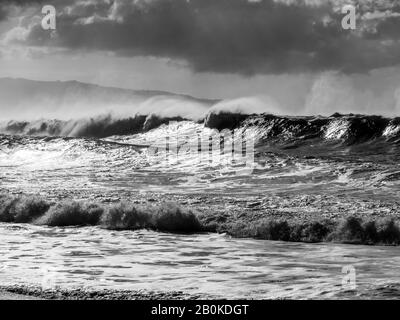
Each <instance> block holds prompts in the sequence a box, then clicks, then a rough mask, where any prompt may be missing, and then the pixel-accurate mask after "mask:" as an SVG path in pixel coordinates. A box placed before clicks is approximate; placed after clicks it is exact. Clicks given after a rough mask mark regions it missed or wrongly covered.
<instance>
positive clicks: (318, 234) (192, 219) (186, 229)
mask: <svg viewBox="0 0 400 320" xmlns="http://www.w3.org/2000/svg"><path fill="white" fill-rule="evenodd" d="M209 214H210V213H206V214H204V213H203V214H200V213H198V212H195V211H192V210H191V209H189V208H184V207H180V206H179V205H177V204H175V203H170V202H169V203H168V202H164V203H159V204H158V205H150V204H145V205H143V204H142V205H138V204H133V203H130V202H127V201H121V202H118V203H115V204H112V205H104V204H101V203H94V202H89V201H73V200H63V201H61V202H58V203H50V202H48V201H46V200H44V199H42V198H41V197H38V196H18V197H15V196H10V195H7V194H4V195H2V194H0V222H7V223H32V224H36V225H46V226H50V227H55V226H58V227H66V226H99V227H102V228H105V229H110V230H138V229H151V230H155V231H164V232H175V233H195V232H224V233H227V234H229V235H231V236H233V237H238V238H255V239H264V240H279V241H290V242H331V241H333V242H341V243H353V244H385V245H399V244H400V227H399V223H398V221H395V220H393V219H389V218H388V219H383V218H379V219H376V220H362V219H359V218H355V217H352V216H349V217H347V218H345V219H341V220H321V219H318V220H317V219H316V220H314V221H301V220H285V219H278V220H274V219H271V218H260V219H259V220H256V221H247V222H246V223H243V221H241V222H240V221H231V222H226V221H225V222H224V221H222V220H221V221H219V222H216V221H214V222H211V223H210V221H209V219H208V218H207V215H209Z"/></svg>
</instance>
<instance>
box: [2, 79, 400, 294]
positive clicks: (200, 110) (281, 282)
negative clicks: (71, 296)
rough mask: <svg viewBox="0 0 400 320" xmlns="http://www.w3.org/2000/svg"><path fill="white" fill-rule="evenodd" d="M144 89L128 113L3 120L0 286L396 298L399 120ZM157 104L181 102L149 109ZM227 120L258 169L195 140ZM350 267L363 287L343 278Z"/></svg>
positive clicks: (237, 156)
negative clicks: (255, 106)
mask: <svg viewBox="0 0 400 320" xmlns="http://www.w3.org/2000/svg"><path fill="white" fill-rule="evenodd" d="M72 85H73V86H75V89H74V90H75V91H73V96H74V99H76V96H77V93H76V86H77V84H76V83H73V84H72ZM59 86H60V84H57V85H55V88H56V89H54V90H56V94H57V95H59V94H60V90H61V89H60V88H59ZM78 87H79V88H80V86H78ZM62 90H64V89H62ZM68 90H69V89H68ZM68 90H67V89H65V90H64V91H63V92H67V93H66V95H64V98H65V99H64V102H63V103H66V104H68V102H69V100H68V92H69V91H68ZM91 90H94V91H95V94H94V96H95V95H96V94H99V91H98V90H100V89H99V88H97V89H96V88H91ZM100 93H101V92H100ZM124 94H126V95H128V96H127V97H126V98H127V101H128V100H129V99H128V98H130V94H131V93H127V92H123V94H122V93H121V92H119V95H118V96H120V97H121V95H122V96H123V95H124ZM136 94H137V93H136ZM141 94H143V97H142V98H140V99H141V101H140V102H138V104H137V105H138V106H141V107H140V108H142V109H140V108H139V109H137V110H135V112H132V113H131V114H129V115H127V114H124V113H121V114H119V115H116V114H115V113H109V112H106V111H107V110H106V109H104V110H103V111H104V112H93V110H89V111H85V112H88V114H86V115H84V114H82V115H81V117H77V118H64V119H61V118H57V117H56V116H57V114H54V117H47V118H45V117H43V116H42V117H41V118H36V119H35V118H33V117H31V115H27V116H26V118H19V119H10V118H8V119H6V117H4V118H3V119H4V120H3V121H1V123H0V221H1V223H0V230H1V236H0V237H1V240H2V241H1V245H0V252H1V265H2V266H3V267H2V269H1V272H0V283H1V284H2V285H9V286H13V285H32V286H43V285H45V286H49V287H51V288H56V287H57V288H58V287H60V288H66V289H73V288H94V289H96V290H102V289H116V290H160V291H172V290H178V291H182V292H185V293H188V294H191V295H196V296H199V297H219V298H224V297H226V298H333V299H334V298H338V297H341V298H357V297H362V298H376V297H378V298H379V297H385V298H390V297H393V298H394V297H396V296H398V288H399V286H398V284H399V279H398V277H397V276H396V268H398V265H399V262H400V261H399V259H398V254H397V253H398V247H397V245H398V244H399V243H400V231H399V225H398V221H399V218H398V213H399V209H400V202H399V200H398V199H399V195H400V183H399V182H400V180H399V179H400V171H399V169H398V161H399V157H400V150H399V147H400V145H399V143H400V142H399V141H400V120H399V118H395V117H388V116H373V115H361V114H339V113H332V114H331V115H326V116H283V115H276V114H271V113H263V112H254V113H253V112H250V113H246V112H244V109H245V108H244V109H243V108H239V107H233V106H232V104H228V105H227V104H226V103H225V102H220V101H211V100H210V101H205V100H202V101H200V100H196V99H194V98H192V97H182V96H180V97H177V96H170V95H166V94H165V93H154V92H144V93H143V92H142V93H141ZM100 96H101V97H102V98H104V99H105V97H109V95H107V94H103V95H100ZM135 97H137V95H136V96H135ZM13 99H14V98H13ZM121 99H122V98H121ZM33 100H34V99H33ZM121 101H122V100H121ZM121 101H120V102H121ZM241 101H242V102H243V100H241ZM11 102H12V101H11ZM14 102H15V101H14ZM53 102H54V101H53ZM53 102H52V103H53ZM86 102H87V101H86ZM60 103H61V102H60ZM121 103H122V102H121ZM164 103H166V104H165V105H164V106H165V109H163V108H162V107H161V106H162V105H163V104H164ZM149 105H152V106H153V107H154V106H156V107H154V108H158V109H157V110H158V111H162V110H164V111H165V110H167V109H168V108H169V107H171V106H178V107H179V108H178V109H179V111H176V110H175V109H174V108H172V107H171V108H172V109H171V108H169V111H168V112H166V111H165V112H164V113H163V112H158V111H157V110H156V109H154V108H153V109H151V110H152V112H148V113H147V114H146V113H145V112H144V111H143V110H145V109H146V108H147V109H148V106H149ZM143 106H147V107H146V108H145V107H143ZM42 107H43V106H42ZM191 108H192V109H191ZM72 109H73V108H72ZM147 109H146V110H147ZM194 109H196V110H197V111H196V112H195V113H193V110H194ZM42 110H43V109H42ZM171 110H173V111H171ZM10 116H12V115H10ZM224 130H227V131H228V132H231V133H232V135H231V136H230V138H229V139H231V140H232V141H230V140H223V141H221V145H222V144H226V143H227V142H229V143H231V142H232V143H233V144H234V143H235V141H237V140H238V139H244V140H246V139H248V138H249V137H251V138H252V139H254V164H253V166H252V170H250V171H243V170H240V169H241V168H243V167H244V165H245V163H244V162H243V161H242V160H243V159H242V158H241V157H240V156H241V155H243V154H242V153H235V152H234V154H233V156H234V160H232V158H230V157H229V154H228V155H227V154H225V155H224V157H221V155H218V161H213V155H212V154H211V153H210V152H209V151H210V150H207V148H206V149H201V148H199V147H200V146H201V145H200V144H199V137H203V136H206V137H207V136H208V135H210V134H213V133H215V132H219V133H221V132H223V131H224ZM171 132H173V134H174V135H175V136H177V137H179V139H178V140H177V141H176V142H177V155H176V158H175V159H174V161H173V162H171V159H170V158H168V155H167V154H165V153H163V152H161V151H162V150H164V149H163V148H162V145H163V143H164V142H165V141H169V140H168V139H169V138H170V137H171ZM225 132H226V131H225ZM188 146H190V148H188ZM203 146H204V145H203ZM158 147H159V149H160V150H161V151H160V152H158V151H157V148H158ZM207 147H208V145H207ZM193 150H196V151H199V150H200V151H201V153H200V155H201V156H206V157H205V159H206V160H205V161H199V158H198V157H199V153H198V152H192V151H193ZM221 150H222V149H221ZM203 153H205V154H203ZM214 160H215V159H214ZM367 245H368V246H367ZM371 245H374V246H371ZM349 265H350V266H353V267H354V268H355V270H356V274H357V290H355V291H346V290H344V289H343V287H342V279H343V276H344V274H343V272H342V270H343V267H345V266H349ZM49 270H50V271H51V272H50V273H49ZM27 274H29V275H30V276H29V278H28V277H27V276H26V275H27ZM49 274H50V275H51V277H50V278H49V277H47V276H44V275H49ZM43 279H47V280H46V282H45V283H43V281H44V280H43Z"/></svg>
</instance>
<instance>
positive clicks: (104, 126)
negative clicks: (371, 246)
mask: <svg viewBox="0 0 400 320" xmlns="http://www.w3.org/2000/svg"><path fill="white" fill-rule="evenodd" d="M181 121H190V119H186V118H183V117H180V116H176V117H160V116H158V115H155V114H150V115H136V116H134V117H127V118H120V117H115V116H112V115H110V114H108V115H103V116H98V117H96V118H89V119H79V120H68V121H64V120H37V121H32V122H29V121H8V122H3V123H0V133H3V134H13V135H32V136H61V137H91V138H104V137H109V136H118V135H121V136H122V135H133V134H137V133H143V132H147V131H150V130H152V129H157V128H158V127H160V126H161V125H163V124H168V123H170V122H181ZM198 123H199V124H201V123H202V124H204V127H205V128H210V129H217V130H219V131H221V130H224V129H229V130H234V129H241V130H248V129H250V128H251V129H252V130H255V131H256V132H257V136H258V139H259V140H261V141H265V140H268V139H274V141H277V139H279V140H280V141H281V142H285V141H286V142H288V141H291V142H293V141H295V140H299V141H304V140H307V139H313V138H320V139H322V140H326V141H342V142H346V143H348V144H357V143H362V142H366V141H371V140H375V139H378V138H385V139H387V140H390V141H397V140H398V138H400V118H385V117H382V116H367V115H353V114H349V115H341V114H333V115H332V116H329V117H322V116H304V117H293V116H276V115H272V114H252V115H248V114H243V113H230V112H225V111H218V112H212V111H211V112H209V113H207V114H206V115H205V116H204V118H203V120H200V121H199V122H198Z"/></svg>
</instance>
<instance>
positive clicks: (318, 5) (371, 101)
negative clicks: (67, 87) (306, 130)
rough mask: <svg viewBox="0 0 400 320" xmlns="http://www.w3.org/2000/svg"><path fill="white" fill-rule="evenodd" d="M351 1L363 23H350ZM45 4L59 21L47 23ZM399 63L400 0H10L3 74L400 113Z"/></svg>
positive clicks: (0, 18)
mask: <svg viewBox="0 0 400 320" xmlns="http://www.w3.org/2000/svg"><path fill="white" fill-rule="evenodd" d="M349 3H352V4H354V5H356V6H357V28H356V30H353V31H352V30H343V29H342V27H341V20H342V18H343V16H344V15H343V14H342V13H341V8H342V7H343V5H345V4H349ZM46 4H51V5H53V6H54V7H55V8H56V10H57V29H56V30H55V31H49V30H43V29H42V27H41V19H42V17H43V15H42V14H41V8H42V6H43V5H46ZM399 71H400V3H399V1H397V0H358V1H356V0H98V1H95V0H44V1H42V0H36V1H35V0H26V1H21V0H19V1H12V0H2V1H1V2H0V77H5V76H9V77H23V78H29V79H41V80H71V79H74V80H80V81H84V82H91V83H97V84H101V85H110V86H117V87H125V88H134V89H160V90H167V91H173V92H178V93H188V94H192V95H195V96H198V97H207V98H238V97H246V96H247V97H250V96H251V97H253V96H263V97H264V98H266V97H267V98H268V101H269V104H270V105H273V107H274V108H275V107H276V108H283V109H285V110H294V109H295V108H297V109H301V110H302V111H304V110H308V111H310V112H314V109H316V110H317V109H318V110H319V109H320V108H323V109H324V108H325V109H330V110H336V111H337V110H347V109H351V111H353V109H354V111H357V110H358V109H359V110H363V111H367V112H373V111H377V110H380V109H382V110H384V112H383V113H385V112H386V113H396V112H397V110H400V72H399ZM300 106H301V107H300ZM321 106H322V107H321ZM357 108H358V109H357ZM299 112H300V111H299Z"/></svg>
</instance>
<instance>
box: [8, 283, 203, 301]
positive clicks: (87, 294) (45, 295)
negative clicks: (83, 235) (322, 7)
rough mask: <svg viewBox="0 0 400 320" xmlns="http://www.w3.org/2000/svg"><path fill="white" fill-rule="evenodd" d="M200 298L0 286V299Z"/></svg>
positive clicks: (176, 293) (167, 293) (163, 293)
mask: <svg viewBox="0 0 400 320" xmlns="http://www.w3.org/2000/svg"><path fill="white" fill-rule="evenodd" d="M200 298H202V297H200V296H197V295H190V294H185V293H183V292H179V291H178V292H174V291H168V292H155V291H145V290H113V289H104V290H90V289H84V288H76V289H61V288H52V289H42V288H40V287H37V286H23V285H22V286H21V285H14V286H0V300H197V299H200ZM203 298H204V297H203Z"/></svg>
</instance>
